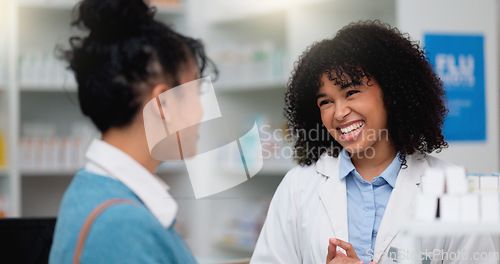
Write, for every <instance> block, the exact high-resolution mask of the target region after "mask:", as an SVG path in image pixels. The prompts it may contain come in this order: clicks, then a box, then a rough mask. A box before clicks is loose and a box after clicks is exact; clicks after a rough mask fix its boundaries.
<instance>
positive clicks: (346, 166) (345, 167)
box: [339, 149, 356, 180]
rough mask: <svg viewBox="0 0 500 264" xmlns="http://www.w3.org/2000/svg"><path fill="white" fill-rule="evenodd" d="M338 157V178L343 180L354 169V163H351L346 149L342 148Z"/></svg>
mask: <svg viewBox="0 0 500 264" xmlns="http://www.w3.org/2000/svg"><path fill="white" fill-rule="evenodd" d="M339 158H340V166H339V177H340V180H343V179H344V178H345V177H347V175H349V173H351V171H354V170H356V168H354V165H353V164H352V161H351V157H349V153H347V150H345V149H342V151H341V152H340V155H339Z"/></svg>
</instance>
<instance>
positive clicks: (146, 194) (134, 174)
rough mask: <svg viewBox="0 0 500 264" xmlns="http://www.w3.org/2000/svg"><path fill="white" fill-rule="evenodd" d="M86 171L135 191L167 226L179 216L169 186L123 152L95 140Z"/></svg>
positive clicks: (87, 155) (90, 150)
mask: <svg viewBox="0 0 500 264" xmlns="http://www.w3.org/2000/svg"><path fill="white" fill-rule="evenodd" d="M86 158H87V164H86V165H85V169H86V170H88V171H89V172H93V173H96V174H99V175H103V176H107V177H110V178H113V179H116V180H118V181H120V182H122V183H123V184H125V185H126V186H127V187H128V188H129V189H131V190H132V192H134V194H135V195H137V197H139V199H141V201H142V202H143V203H144V205H145V206H146V207H147V208H148V209H149V210H150V211H151V213H152V214H153V215H154V216H155V217H156V218H157V219H158V221H159V222H160V223H161V224H162V225H163V226H164V227H169V226H171V225H172V223H173V221H174V219H175V216H176V214H177V203H176V202H175V200H174V199H173V198H172V196H170V194H169V193H168V191H167V190H168V189H169V187H168V185H167V184H166V183H165V182H163V181H162V180H161V179H160V178H159V177H158V176H156V175H153V174H151V173H150V172H149V171H148V170H147V169H146V168H144V167H143V166H142V165H140V164H139V163H138V162H137V161H135V160H134V159H133V158H132V157H130V156H129V155H127V154H126V153H124V152H123V151H121V150H120V149H118V148H116V147H114V146H112V145H110V144H108V143H106V142H104V141H102V140H100V139H94V141H93V142H92V143H91V145H90V147H89V148H88V150H87V153H86Z"/></svg>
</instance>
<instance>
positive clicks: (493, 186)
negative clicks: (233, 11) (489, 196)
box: [479, 175, 498, 192]
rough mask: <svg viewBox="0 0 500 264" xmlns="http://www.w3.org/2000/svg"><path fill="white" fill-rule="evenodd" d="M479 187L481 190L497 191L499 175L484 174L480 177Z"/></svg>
mask: <svg viewBox="0 0 500 264" xmlns="http://www.w3.org/2000/svg"><path fill="white" fill-rule="evenodd" d="M479 189H480V190H481V192H483V191H487V192H496V191H498V176H494V175H484V176H480V177H479Z"/></svg>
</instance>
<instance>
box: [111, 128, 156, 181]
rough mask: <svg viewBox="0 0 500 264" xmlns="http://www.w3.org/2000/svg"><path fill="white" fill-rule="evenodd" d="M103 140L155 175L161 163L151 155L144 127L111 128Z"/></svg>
mask: <svg viewBox="0 0 500 264" xmlns="http://www.w3.org/2000/svg"><path fill="white" fill-rule="evenodd" d="M102 140H103V141H105V142H106V143H108V144H110V145H112V146H114V147H116V148H118V149H120V150H121V151H123V152H125V153H126V154H127V155H129V156H130V157H132V158H133V159H134V160H135V161H137V162H138V163H139V164H141V165H142V166H143V167H144V168H146V169H147V170H148V171H149V172H151V174H155V172H156V169H157V168H158V165H159V164H160V162H159V161H157V160H155V159H153V157H151V154H150V153H149V149H148V144H147V141H146V134H145V132H144V126H134V125H130V126H127V127H125V128H110V129H109V130H108V131H106V132H105V133H104V134H103V136H102Z"/></svg>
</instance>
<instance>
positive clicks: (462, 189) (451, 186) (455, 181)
mask: <svg viewBox="0 0 500 264" xmlns="http://www.w3.org/2000/svg"><path fill="white" fill-rule="evenodd" d="M467 190H468V184H467V177H466V171H465V168H464V167H459V166H456V167H455V166H454V167H449V168H446V193H448V194H465V193H467Z"/></svg>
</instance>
